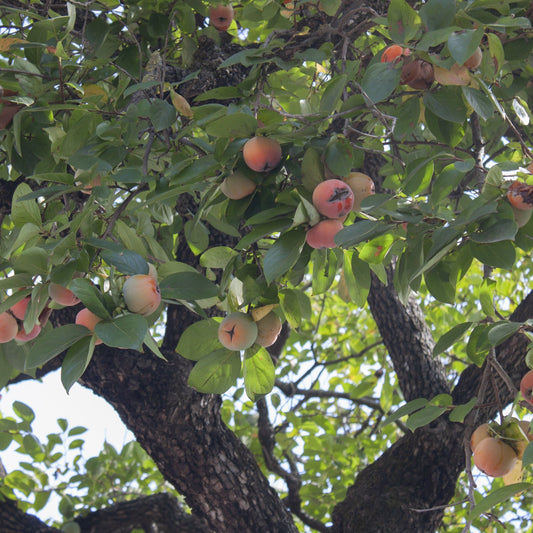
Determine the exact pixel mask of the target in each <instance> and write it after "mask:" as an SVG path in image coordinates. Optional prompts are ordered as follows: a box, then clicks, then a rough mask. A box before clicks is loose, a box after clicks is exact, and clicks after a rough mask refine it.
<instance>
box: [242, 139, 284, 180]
mask: <svg viewBox="0 0 533 533" xmlns="http://www.w3.org/2000/svg"><path fill="white" fill-rule="evenodd" d="M242 155H243V157H244V162H245V163H246V165H247V166H248V167H249V168H251V169H252V170H255V171H256V172H269V171H270V170H272V169H273V168H275V167H277V166H278V165H279V163H280V161H281V145H280V144H279V142H278V141H276V139H271V138H270V137H260V136H258V137H252V138H251V139H249V140H248V141H246V143H245V144H244V146H243V148H242Z"/></svg>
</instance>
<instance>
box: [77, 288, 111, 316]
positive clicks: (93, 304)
mask: <svg viewBox="0 0 533 533" xmlns="http://www.w3.org/2000/svg"><path fill="white" fill-rule="evenodd" d="M68 288H69V289H70V290H71V291H72V292H73V293H74V294H75V295H76V296H77V297H78V298H79V299H80V300H81V302H82V303H83V305H84V306H85V307H87V309H89V311H91V312H93V313H94V314H95V315H98V316H99V317H100V318H111V314H110V313H109V311H108V310H107V308H106V306H105V300H104V296H103V295H102V293H101V292H100V291H99V290H98V289H97V288H96V287H95V286H94V285H93V283H92V282H91V281H90V280H88V279H87V278H75V279H73V280H72V281H71V282H70V283H69V285H68Z"/></svg>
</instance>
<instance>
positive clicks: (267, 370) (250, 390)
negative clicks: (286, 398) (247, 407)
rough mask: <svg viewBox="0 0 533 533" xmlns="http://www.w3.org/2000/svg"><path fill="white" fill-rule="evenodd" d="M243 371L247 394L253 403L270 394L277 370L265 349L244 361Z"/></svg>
mask: <svg viewBox="0 0 533 533" xmlns="http://www.w3.org/2000/svg"><path fill="white" fill-rule="evenodd" d="M242 371H243V377H244V387H245V389H246V394H247V396H248V398H250V400H252V402H254V401H255V400H257V399H258V398H259V397H261V396H264V395H265V394H268V393H269V392H270V391H271V390H272V388H273V387H274V380H275V377H276V369H275V368H274V363H273V362H272V357H270V354H269V353H268V352H267V351H266V350H265V348H262V347H261V348H260V349H259V350H258V351H257V352H256V353H255V354H254V355H253V357H247V358H246V359H244V362H243V367H242Z"/></svg>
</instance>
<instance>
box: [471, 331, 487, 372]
mask: <svg viewBox="0 0 533 533" xmlns="http://www.w3.org/2000/svg"><path fill="white" fill-rule="evenodd" d="M489 327H490V326H488V325H487V324H479V325H477V326H476V327H475V328H474V329H473V330H472V333H471V334H470V338H469V339H468V342H467V344H466V355H468V358H469V359H470V360H471V361H472V362H473V363H474V364H476V365H477V366H479V367H481V365H482V364H483V362H484V361H485V357H486V355H487V353H488V351H489V348H490V344H489V341H488V338H487V333H488V328H489Z"/></svg>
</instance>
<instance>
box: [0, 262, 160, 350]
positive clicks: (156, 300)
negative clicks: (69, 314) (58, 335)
mask: <svg viewBox="0 0 533 533" xmlns="http://www.w3.org/2000/svg"><path fill="white" fill-rule="evenodd" d="M149 267H150V268H149V273H148V274H146V275H144V274H136V275H134V276H131V277H129V278H128V279H126V281H125V282H124V285H123V287H122V295H123V298H124V303H125V304H126V307H127V308H128V310H129V311H130V312H131V313H137V314H140V315H143V316H148V315H151V314H153V313H154V312H155V311H156V310H157V309H158V307H159V305H160V303H161V293H160V291H159V286H158V284H157V272H156V270H155V267H154V266H153V265H152V264H149ZM48 295H49V297H50V300H51V301H52V302H55V303H56V304H58V305H60V306H63V307H72V306H75V305H78V304H79V303H80V300H79V299H78V298H77V297H76V295H75V294H74V293H73V292H72V291H71V290H69V289H68V288H66V287H63V286H62V285H60V284H58V283H53V282H50V283H49V284H48ZM30 301H31V298H30V297H29V296H26V297H24V298H23V299H22V300H19V301H18V302H17V303H16V304H14V305H13V306H11V308H10V309H9V310H8V311H5V312H3V313H0V343H6V342H10V341H12V340H14V339H15V340H17V341H19V342H27V341H30V340H33V339H35V338H36V337H37V336H38V335H39V333H40V332H41V329H42V327H44V325H45V324H46V321H47V319H48V316H49V314H50V308H49V306H48V304H47V305H46V306H45V310H44V311H43V312H42V313H41V315H40V316H39V320H38V322H37V323H35V324H34V325H33V327H32V329H31V331H29V332H28V331H26V330H25V329H24V326H23V322H24V318H25V316H26V310H27V308H28V305H29V303H30ZM101 320H102V318H101V317H99V316H98V315H96V314H94V313H93V312H92V311H90V310H89V309H87V308H86V307H83V308H82V309H81V310H80V311H79V312H78V313H77V315H76V318H75V323H76V324H78V325H81V326H85V327H86V328H87V329H89V330H91V331H92V332H93V333H94V327H95V326H96V324H97V323H98V322H100V321H101ZM101 342H102V341H101V340H100V339H98V338H97V339H96V344H101Z"/></svg>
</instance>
